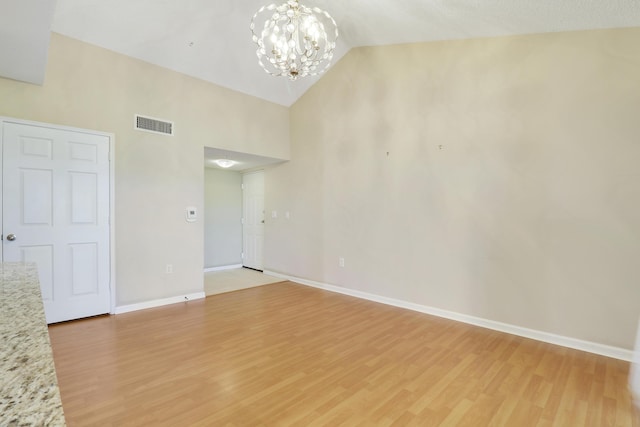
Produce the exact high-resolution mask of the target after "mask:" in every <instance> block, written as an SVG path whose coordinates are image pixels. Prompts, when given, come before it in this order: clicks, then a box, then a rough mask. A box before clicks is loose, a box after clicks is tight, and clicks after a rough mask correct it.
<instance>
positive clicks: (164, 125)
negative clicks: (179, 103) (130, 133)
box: [136, 114, 173, 135]
mask: <svg viewBox="0 0 640 427" xmlns="http://www.w3.org/2000/svg"><path fill="white" fill-rule="evenodd" d="M136 129H138V130H142V131H145V132H153V133H160V134H162V135H173V122H169V121H166V120H161V119H154V118H153V117H144V116H139V115H138V114H136Z"/></svg>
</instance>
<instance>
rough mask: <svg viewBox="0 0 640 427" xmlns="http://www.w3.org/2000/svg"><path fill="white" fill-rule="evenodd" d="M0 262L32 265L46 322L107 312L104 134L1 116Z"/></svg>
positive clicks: (106, 156)
mask: <svg viewBox="0 0 640 427" xmlns="http://www.w3.org/2000/svg"><path fill="white" fill-rule="evenodd" d="M2 136H3V138H2V150H3V168H2V170H3V185H2V197H3V209H2V211H3V215H2V219H3V224H2V232H3V241H2V246H3V260H4V261H23V262H35V263H37V266H38V273H39V276H40V286H41V288H42V298H43V302H44V308H45V315H46V318H47V323H54V322H61V321H65V320H71V319H78V318H82V317H88V316H94V315H98V314H104V313H108V312H109V310H110V302H111V294H110V251H109V212H110V208H109V200H110V199H109V185H110V184H109V181H110V180H109V173H110V172H109V145H110V140H109V137H108V136H105V135H99V134H91V133H84V132H80V131H71V130H65V129H57V128H54V127H46V126H44V125H43V126H38V125H31V124H23V123H13V122H4V123H3V126H2Z"/></svg>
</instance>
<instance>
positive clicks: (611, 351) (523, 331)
mask: <svg viewBox="0 0 640 427" xmlns="http://www.w3.org/2000/svg"><path fill="white" fill-rule="evenodd" d="M264 274H268V275H269V276H275V277H280V278H282V279H286V280H291V281H292V282H296V283H300V284H302V285H306V286H311V287H314V288H319V289H324V290H326V291H331V292H336V293H340V294H344V295H349V296H352V297H356V298H362V299H366V300H369V301H374V302H379V303H382V304H387V305H392V306H394V307H400V308H405V309H407V310H413V311H418V312H420V313H425V314H430V315H433V316H438V317H443V318H445V319H451V320H456V321H458V322H463V323H468V324H470V325H475V326H480V327H483V328H487V329H493V330H495V331H500V332H505V333H508V334H512V335H518V336H521V337H525V338H531V339H534V340H537V341H542V342H546V343H549V344H555V345H560V346H563V347H568V348H573V349H576V350H582V351H586V352H589V353H594V354H599V355H601V356H607V357H612V358H614V359H620V360H625V361H627V362H630V361H631V360H632V359H633V351H632V350H627V349H624V348H620V347H613V346H609V345H605V344H599V343H595V342H591V341H584V340H580V339H577V338H571V337H565V336H562V335H556V334H552V333H549V332H543V331H537V330H535V329H528V328H523V327H521V326H516V325H510V324H507V323H502V322H497V321H495V320H489V319H483V318H481V317H475V316H470V315H467V314H462V313H456V312H454V311H448V310H442V309H440V308H436V307H430V306H426V305H421V304H414V303H411V302H407V301H402V300H398V299H394V298H388V297H383V296H380V295H375V294H371V293H368V292H363V291H357V290H354V289H349V288H343V287H340V286H334V285H328V284H326V283H321V282H316V281H313V280H307V279H302V278H300V277H294V276H288V275H286V274H281V273H276V272H273V271H268V270H265V271H264Z"/></svg>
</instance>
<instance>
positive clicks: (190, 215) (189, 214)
mask: <svg viewBox="0 0 640 427" xmlns="http://www.w3.org/2000/svg"><path fill="white" fill-rule="evenodd" d="M186 219H187V222H195V221H196V219H198V210H197V209H196V207H195V206H187V211H186Z"/></svg>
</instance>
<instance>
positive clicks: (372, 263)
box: [265, 28, 640, 349]
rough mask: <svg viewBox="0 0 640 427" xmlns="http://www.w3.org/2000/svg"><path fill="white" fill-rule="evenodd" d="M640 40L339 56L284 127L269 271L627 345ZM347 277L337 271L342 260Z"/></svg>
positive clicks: (634, 266) (633, 281) (543, 41)
mask: <svg viewBox="0 0 640 427" xmlns="http://www.w3.org/2000/svg"><path fill="white" fill-rule="evenodd" d="M639 45H640V29H638V28H635V29H623V30H607V31H587V32H574V33H559V34H546V35H531V36H519V37H504V38H493V39H481V40H465V41H451V42H436V43H424V44H411V45H399V46H388V47H372V48H359V49H354V50H352V51H351V52H350V53H349V54H347V55H346V56H345V57H344V58H343V59H342V60H341V61H340V62H339V63H338V64H336V66H335V67H334V68H333V69H332V70H331V71H330V72H329V73H328V74H327V75H326V76H325V77H324V78H323V79H322V80H320V82H319V83H318V84H316V85H315V86H314V87H313V88H312V89H311V90H310V91H309V92H307V94H306V95H305V96H304V97H303V98H302V99H301V100H299V101H298V102H297V103H296V104H295V105H294V106H293V107H292V108H291V113H290V123H291V143H292V147H291V159H292V160H291V162H289V163H288V164H285V165H282V166H278V167H275V168H273V169H271V170H269V171H267V176H266V182H267V211H270V210H276V209H277V210H280V211H282V210H290V211H291V213H292V219H291V220H290V221H288V222H287V221H284V220H281V219H276V220H272V219H269V220H268V223H267V232H266V233H267V238H266V244H267V247H266V250H265V253H266V260H265V267H266V269H268V270H273V271H277V272H281V273H285V274H290V275H295V276H298V277H303V278H307V279H311V280H316V281H321V282H324V283H329V284H334V285H339V286H343V287H348V288H351V289H355V290H362V291H366V292H369V293H373V294H377V295H381V296H386V297H391V298H396V299H400V300H405V301H408V302H412V303H417V304H422V305H427V306H433V307H438V308H441V309H446V310H450V311H454V312H459V313H464V314H468V315H472V316H478V317H482V318H486V319H491V320H495V321H500V322H505V323H509V324H513V325H518V326H522V327H527V328H532V329H536V330H541V331H546V332H550V333H555V334H560V335H564V336H569V337H573V338H578V339H584V340H588V341H594V342H598V343H602V344H608V345H613V346H619V347H623V348H628V349H631V348H633V341H634V333H635V328H636V324H637V323H636V322H637V319H638V314H639V313H640V258H639V256H640V172H639V171H640V167H639V166H638V165H640V143H639V138H640V77H639V76H640V50H639V49H638V46H639ZM340 256H343V257H344V258H345V267H344V268H339V267H338V257H340Z"/></svg>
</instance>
